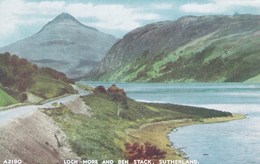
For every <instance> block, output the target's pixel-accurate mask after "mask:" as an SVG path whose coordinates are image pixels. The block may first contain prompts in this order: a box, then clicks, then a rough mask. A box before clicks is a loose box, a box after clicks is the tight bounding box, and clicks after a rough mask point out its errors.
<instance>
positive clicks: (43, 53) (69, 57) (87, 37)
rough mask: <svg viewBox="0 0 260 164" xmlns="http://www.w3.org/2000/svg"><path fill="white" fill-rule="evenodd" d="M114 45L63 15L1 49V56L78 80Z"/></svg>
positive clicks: (95, 32)
mask: <svg viewBox="0 0 260 164" xmlns="http://www.w3.org/2000/svg"><path fill="white" fill-rule="evenodd" d="M116 41H117V39H116V38H115V37H114V36H112V35H109V34H105V33H102V32H100V31H98V30H96V29H95V28H92V27H88V26H85V25H83V24H82V23H80V22H79V21H78V20H76V19H75V18H74V17H73V16H71V15H69V14H67V13H62V14H60V15H58V16H57V17H56V18H55V19H54V20H52V21H50V22H49V23H47V24H46V25H45V26H44V27H43V28H42V29H41V30H40V31H39V32H38V33H36V34H34V35H32V36H30V37H28V38H25V39H22V40H20V41H17V42H15V43H13V44H10V45H7V46H5V47H2V48H0V52H1V53H5V52H10V53H11V54H16V55H18V56H20V57H23V58H26V59H28V60H30V61H31V62H33V63H35V64H37V65H39V66H44V67H51V68H54V69H56V70H58V71H61V72H64V73H65V74H66V75H68V76H69V77H71V78H77V77H80V76H82V75H85V74H86V73H88V72H89V70H91V69H92V68H93V67H95V66H96V65H97V64H98V63H99V62H100V61H101V60H102V59H103V58H104V56H105V54H106V52H107V51H108V50H109V49H110V48H111V46H112V45H113V44H114V43H115V42H116Z"/></svg>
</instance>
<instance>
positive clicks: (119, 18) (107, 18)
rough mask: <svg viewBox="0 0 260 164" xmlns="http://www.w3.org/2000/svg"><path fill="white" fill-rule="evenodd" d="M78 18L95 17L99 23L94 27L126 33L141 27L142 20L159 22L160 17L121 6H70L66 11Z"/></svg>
mask: <svg viewBox="0 0 260 164" xmlns="http://www.w3.org/2000/svg"><path fill="white" fill-rule="evenodd" d="M65 10H66V11H67V12H69V13H71V14H72V15H74V16H76V17H83V18H86V17H90V18H91V17H94V18H95V19H96V20H97V22H94V23H91V25H92V26H96V27H100V28H107V29H119V30H124V31H129V30H132V29H134V28H136V27H139V26H140V23H139V22H140V21H142V20H153V21H154V20H158V19H159V18H160V16H159V15H157V14H154V13H146V12H143V11H142V10H140V9H138V8H129V7H125V6H124V5H119V4H107V5H94V4H92V3H87V4H80V3H77V4H69V5H68V6H67V7H66V9H65Z"/></svg>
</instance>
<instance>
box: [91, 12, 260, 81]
mask: <svg viewBox="0 0 260 164" xmlns="http://www.w3.org/2000/svg"><path fill="white" fill-rule="evenodd" d="M259 45H260V16H259V15H237V16H200V17H195V16H186V17H181V18H180V19H178V20H177V21H165V22H158V23H153V24H149V25H146V26H144V27H140V28H137V29H135V30H133V31H131V32H129V33H128V34H127V35H125V36H124V38H123V39H121V40H120V41H119V42H117V43H116V44H115V45H114V46H113V47H112V48H111V49H110V51H109V52H108V54H107V55H106V57H105V58H104V59H103V60H102V62H101V63H100V65H99V68H98V69H96V70H94V71H93V72H92V74H90V75H88V76H87V78H88V79H91V80H103V81H150V82H151V81H152V82H155V81H156V82H234V81H236V82H241V81H260V67H259V63H260V57H259V56H260V46H259Z"/></svg>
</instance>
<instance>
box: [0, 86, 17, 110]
mask: <svg viewBox="0 0 260 164" xmlns="http://www.w3.org/2000/svg"><path fill="white" fill-rule="evenodd" d="M15 103H18V101H17V100H15V99H14V98H13V97H12V96H10V95H9V94H7V93H6V92H5V91H4V90H2V89H1V88H0V107H3V106H8V105H12V104H15Z"/></svg>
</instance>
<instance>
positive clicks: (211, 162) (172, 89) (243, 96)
mask: <svg viewBox="0 0 260 164" xmlns="http://www.w3.org/2000/svg"><path fill="white" fill-rule="evenodd" d="M83 83H86V82H83ZM87 84H90V85H92V86H97V85H100V84H102V85H104V86H110V85H111V83H96V82H91V83H90V82H88V83H87ZM117 85H118V86H119V87H122V88H124V89H125V91H126V93H127V95H128V96H129V97H131V98H133V99H135V100H139V101H152V102H167V103H175V104H185V105H192V106H202V107H208V108H212V109H219V110H224V111H230V112H235V113H243V114H247V118H246V119H244V120H238V121H232V122H226V123H218V124H204V125H203V124H202V125H193V126H187V127H182V128H178V129H175V130H174V131H173V132H172V133H170V134H169V138H170V141H172V142H173V144H174V146H175V147H176V148H179V149H181V150H182V151H183V152H185V153H186V154H187V157H189V158H190V159H196V160H198V161H199V162H200V163H202V164H222V163H223V164H233V163H257V164H258V163H260V155H259V154H260V84H240V83H227V84H205V83H198V84H159V83H155V84H142V83H139V84H138V83H117Z"/></svg>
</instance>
